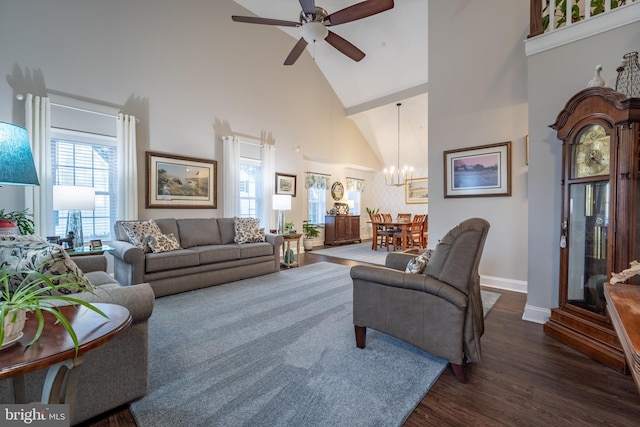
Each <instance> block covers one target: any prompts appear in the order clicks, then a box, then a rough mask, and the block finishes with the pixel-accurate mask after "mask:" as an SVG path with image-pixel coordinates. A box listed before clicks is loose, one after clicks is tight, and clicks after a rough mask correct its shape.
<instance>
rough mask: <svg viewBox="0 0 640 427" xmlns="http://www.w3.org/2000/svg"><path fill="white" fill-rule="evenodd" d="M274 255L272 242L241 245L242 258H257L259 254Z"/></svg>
mask: <svg viewBox="0 0 640 427" xmlns="http://www.w3.org/2000/svg"><path fill="white" fill-rule="evenodd" d="M265 255H273V245H272V244H271V243H264V242H263V243H245V244H243V245H240V258H242V259H245V258H255V257H259V256H265Z"/></svg>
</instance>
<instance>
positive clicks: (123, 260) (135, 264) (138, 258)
mask: <svg viewBox="0 0 640 427" xmlns="http://www.w3.org/2000/svg"><path fill="white" fill-rule="evenodd" d="M109 246H111V247H112V248H114V249H115V250H114V251H113V252H111V255H113V273H114V276H115V279H116V280H117V281H118V282H120V283H121V284H123V285H125V286H129V285H133V284H136V283H142V282H144V272H145V256H144V252H143V251H142V249H140V248H138V247H136V246H134V245H132V244H131V243H129V242H123V241H121V240H114V241H111V242H109Z"/></svg>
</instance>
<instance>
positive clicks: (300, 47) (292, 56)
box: [284, 37, 308, 65]
mask: <svg viewBox="0 0 640 427" xmlns="http://www.w3.org/2000/svg"><path fill="white" fill-rule="evenodd" d="M307 44H308V43H307V41H306V40H305V39H304V38H302V37H300V40H298V43H296V45H295V46H294V47H293V49H291V52H289V56H287V59H285V60H284V65H293V64H294V63H295V62H296V61H297V60H298V58H299V57H300V55H302V52H304V49H305V48H306V47H307Z"/></svg>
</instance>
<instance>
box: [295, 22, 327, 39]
mask: <svg viewBox="0 0 640 427" xmlns="http://www.w3.org/2000/svg"><path fill="white" fill-rule="evenodd" d="M327 35H329V30H328V29H327V27H325V25H324V24H322V23H320V22H307V23H306V24H304V25H303V26H302V38H304V39H305V40H306V41H307V43H313V42H316V41H322V40H324V39H325V38H326V37H327Z"/></svg>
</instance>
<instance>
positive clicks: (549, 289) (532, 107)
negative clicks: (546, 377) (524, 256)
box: [525, 18, 640, 322]
mask: <svg viewBox="0 0 640 427" xmlns="http://www.w3.org/2000/svg"><path fill="white" fill-rule="evenodd" d="M594 19H595V18H594ZM598 19H599V18H598ZM638 41H640V25H638V23H634V24H629V25H626V26H624V27H621V28H618V29H614V30H610V31H607V32H605V33H602V34H598V35H595V36H591V37H588V38H585V39H583V40H580V41H577V42H574V43H570V44H567V45H564V46H560V47H557V48H554V49H551V50H547V51H544V52H541V53H537V54H534V55H532V56H529V58H528V75H529V134H530V151H529V153H530V159H531V162H530V167H529V185H528V193H529V224H528V232H529V243H528V246H529V254H531V260H530V263H529V266H530V268H529V271H528V275H527V281H528V284H529V294H528V296H527V307H526V310H525V318H528V319H531V320H535V321H540V322H541V321H544V320H545V316H548V309H549V308H551V307H557V306H558V281H559V274H560V273H559V259H560V249H559V248H560V247H559V243H560V209H561V199H560V181H561V158H562V145H561V143H560V141H559V140H558V139H557V138H556V134H555V131H553V129H551V128H549V125H551V124H552V123H554V122H555V121H556V117H557V116H558V114H559V113H560V111H561V110H562V109H563V108H564V106H565V104H566V102H567V101H568V100H569V98H571V97H572V96H573V95H575V94H576V93H577V92H579V91H580V90H582V89H584V88H585V87H586V86H587V83H588V82H589V81H590V80H591V78H592V77H593V74H594V68H595V66H596V65H597V64H601V65H602V67H603V72H602V75H603V77H604V78H605V81H606V82H607V86H609V87H615V78H616V76H617V73H616V71H615V69H616V67H617V66H618V65H619V64H620V59H621V58H622V56H623V55H624V54H625V53H628V52H632V51H637V50H638V48H639V47H640V46H639V45H638Z"/></svg>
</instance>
